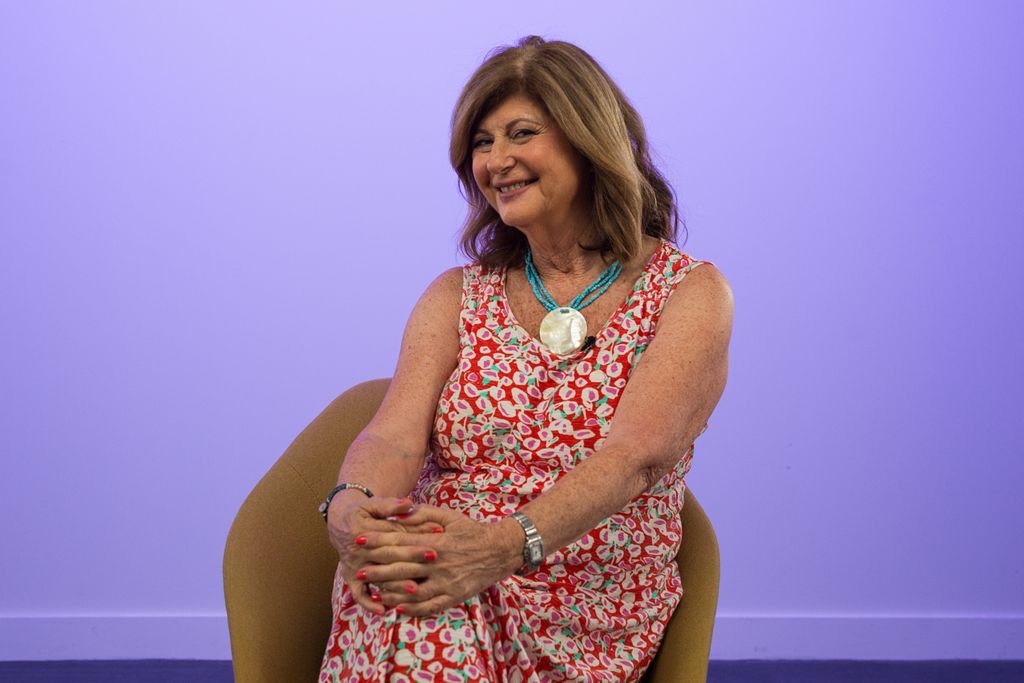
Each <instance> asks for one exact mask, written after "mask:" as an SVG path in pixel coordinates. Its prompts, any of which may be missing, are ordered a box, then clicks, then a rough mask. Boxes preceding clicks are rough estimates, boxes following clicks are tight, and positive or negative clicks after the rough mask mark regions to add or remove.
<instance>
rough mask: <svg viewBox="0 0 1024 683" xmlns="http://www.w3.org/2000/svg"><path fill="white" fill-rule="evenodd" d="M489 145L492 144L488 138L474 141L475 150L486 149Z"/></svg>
mask: <svg viewBox="0 0 1024 683" xmlns="http://www.w3.org/2000/svg"><path fill="white" fill-rule="evenodd" d="M489 144H491V141H490V140H488V139H487V138H480V139H479V140H474V141H473V149H476V148H478V147H485V146H487V145H489Z"/></svg>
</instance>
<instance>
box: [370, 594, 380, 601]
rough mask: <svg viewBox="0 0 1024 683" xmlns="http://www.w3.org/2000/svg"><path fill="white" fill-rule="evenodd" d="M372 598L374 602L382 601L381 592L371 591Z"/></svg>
mask: <svg viewBox="0 0 1024 683" xmlns="http://www.w3.org/2000/svg"><path fill="white" fill-rule="evenodd" d="M370 599H371V600H373V601H374V602H380V601H381V597H380V593H370Z"/></svg>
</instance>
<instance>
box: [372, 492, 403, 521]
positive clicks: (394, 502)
mask: <svg viewBox="0 0 1024 683" xmlns="http://www.w3.org/2000/svg"><path fill="white" fill-rule="evenodd" d="M413 507H414V504H413V502H412V500H411V499H409V498H379V497H374V498H370V499H369V500H368V501H366V502H365V503H363V505H362V509H363V510H364V511H366V512H368V513H370V514H371V515H372V516H374V517H376V518H377V519H387V518H388V517H396V516H398V515H407V514H409V513H410V512H412V510H413Z"/></svg>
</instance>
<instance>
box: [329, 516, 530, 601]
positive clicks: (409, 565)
mask: <svg viewBox="0 0 1024 683" xmlns="http://www.w3.org/2000/svg"><path fill="white" fill-rule="evenodd" d="M516 526H517V525H516V524H515V522H512V523H511V526H509V523H508V522H507V521H504V522H499V523H496V524H483V523H480V522H476V521H474V520H472V519H470V518H469V517H467V516H466V515H464V514H462V513H460V512H456V511H454V510H449V509H447V508H441V507H435V506H432V505H414V504H413V502H412V501H410V500H409V499H408V498H380V497H374V498H369V499H366V500H365V501H356V502H351V501H349V502H347V503H345V504H344V505H338V506H337V508H335V507H334V506H332V508H331V510H330V514H329V516H328V530H329V532H330V536H331V544H332V545H333V546H334V547H335V549H336V550H337V551H338V555H339V556H340V558H341V564H342V576H343V577H344V579H345V583H346V584H348V587H349V589H350V590H351V591H352V595H353V597H354V598H355V600H356V602H357V603H359V604H360V605H361V606H362V607H364V608H366V609H368V610H370V611H371V612H375V613H377V614H384V613H385V612H386V611H387V610H389V609H394V610H396V611H397V612H398V613H399V614H403V615H409V616H428V615H431V614H436V613H438V612H442V611H444V610H445V609H448V608H449V607H452V606H453V605H457V604H459V603H461V602H464V601H466V600H468V599H469V598H470V597H472V596H474V595H476V594H478V593H480V592H481V591H483V590H485V589H487V588H488V587H490V586H492V585H493V584H495V583H497V582H498V581H501V580H502V579H504V578H505V577H507V576H508V575H510V574H511V573H512V572H514V571H515V569H516V568H517V567H518V566H519V565H520V564H521V563H522V560H521V557H522V541H523V534H522V532H521V531H520V532H519V534H518V535H519V539H518V544H519V550H518V551H517V550H516V543H517V540H516V529H515V527H516Z"/></svg>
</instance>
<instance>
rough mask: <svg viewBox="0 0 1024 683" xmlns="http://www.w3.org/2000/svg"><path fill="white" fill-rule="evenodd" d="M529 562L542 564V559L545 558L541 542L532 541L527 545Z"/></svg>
mask: <svg viewBox="0 0 1024 683" xmlns="http://www.w3.org/2000/svg"><path fill="white" fill-rule="evenodd" d="M526 552H527V554H528V555H527V558H526V560H527V562H529V563H530V564H534V565H536V564H540V561H541V560H543V559H544V555H543V551H542V550H541V549H540V543H530V544H529V545H527V546H526Z"/></svg>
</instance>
